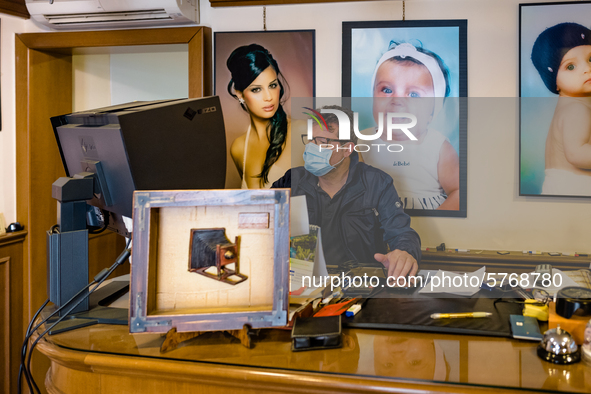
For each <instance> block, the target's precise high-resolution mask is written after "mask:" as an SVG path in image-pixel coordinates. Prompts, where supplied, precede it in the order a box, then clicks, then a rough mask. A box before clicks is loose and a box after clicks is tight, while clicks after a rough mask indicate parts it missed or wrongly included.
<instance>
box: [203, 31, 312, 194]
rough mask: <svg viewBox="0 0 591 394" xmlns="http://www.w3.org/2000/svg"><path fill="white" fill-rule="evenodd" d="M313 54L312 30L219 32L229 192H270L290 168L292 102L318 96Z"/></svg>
mask: <svg viewBox="0 0 591 394" xmlns="http://www.w3.org/2000/svg"><path fill="white" fill-rule="evenodd" d="M314 55H315V31H314V30H289V31H261V32H216V33H215V35H214V72H215V75H214V92H215V94H216V95H217V96H219V97H220V101H221V105H222V109H223V111H224V123H225V127H226V138H227V145H228V171H227V176H226V187H227V188H243V189H244V188H249V189H255V188H268V187H270V186H271V184H272V183H273V182H274V181H276V180H277V179H279V178H280V177H281V176H283V175H284V174H285V172H286V171H287V170H288V169H290V168H291V167H292V165H291V139H292V138H291V114H290V108H291V97H314V94H315V86H314V81H315V57H314Z"/></svg>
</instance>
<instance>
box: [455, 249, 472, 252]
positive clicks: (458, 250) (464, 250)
mask: <svg viewBox="0 0 591 394" xmlns="http://www.w3.org/2000/svg"><path fill="white" fill-rule="evenodd" d="M469 251H470V249H456V252H460V253H468V252H469Z"/></svg>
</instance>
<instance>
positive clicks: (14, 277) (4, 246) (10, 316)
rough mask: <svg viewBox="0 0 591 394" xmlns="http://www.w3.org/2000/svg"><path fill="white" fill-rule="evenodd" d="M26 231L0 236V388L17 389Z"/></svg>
mask: <svg viewBox="0 0 591 394" xmlns="http://www.w3.org/2000/svg"><path fill="white" fill-rule="evenodd" d="M26 234H27V233H26V231H19V232H18V233H9V234H7V235H4V236H0V349H1V350H0V391H1V392H3V393H16V392H17V386H16V383H17V380H16V379H17V374H18V366H19V359H20V358H19V351H20V347H21V344H22V342H23V339H24V328H23V325H22V321H23V319H22V314H23V304H22V297H21V294H22V283H23V278H22V276H23V270H22V264H23V241H24V239H25V236H26Z"/></svg>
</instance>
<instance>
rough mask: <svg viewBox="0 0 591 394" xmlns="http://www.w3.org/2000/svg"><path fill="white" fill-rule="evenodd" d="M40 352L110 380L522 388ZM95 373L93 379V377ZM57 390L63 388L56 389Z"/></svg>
mask: <svg viewBox="0 0 591 394" xmlns="http://www.w3.org/2000/svg"><path fill="white" fill-rule="evenodd" d="M37 348H38V349H39V351H41V353H43V354H45V355H46V356H47V357H49V359H50V360H51V362H52V365H53V364H54V363H56V364H59V365H61V366H63V367H65V368H67V369H74V370H78V371H83V372H87V373H90V374H95V375H94V377H96V375H97V374H98V375H100V380H101V382H103V384H107V385H108V380H109V379H108V377H109V376H119V377H125V378H129V379H142V380H146V379H148V380H154V381H170V382H171V383H172V382H186V383H188V384H195V385H196V387H197V386H200V385H211V386H218V387H225V388H226V389H230V388H231V389H232V390H233V391H236V392H239V390H240V389H249V390H260V391H264V392H284V393H285V392H290V393H291V392H294V393H295V392H315V393H323V392H347V393H384V392H386V393H441V392H455V393H470V394H472V393H483V392H485V393H486V392H491V393H493V392H498V391H499V389H500V390H501V391H502V392H504V393H518V392H520V393H522V392H523V391H522V390H516V389H511V388H508V389H505V388H493V387H486V386H478V385H467V384H455V383H438V382H432V381H425V380H410V379H402V378H381V377H373V376H359V375H348V374H338V373H319V372H304V371H299V370H286V369H272V368H260V367H251V366H238V365H228V364H216V363H209V362H199V361H178V360H173V359H156V358H148V357H142V356H138V357H135V356H124V355H113V354H105V353H89V352H83V351H77V350H71V349H67V348H62V347H60V346H57V345H54V344H52V343H50V342H48V341H46V340H42V341H40V342H39V344H38V345H37ZM51 373H52V371H51V370H50V371H49V372H48V374H47V378H46V382H45V383H46V386H48V387H51V388H52V389H53V390H55V389H57V390H59V389H60V388H59V387H56V385H54V382H52V379H51ZM91 380H92V379H89V381H91ZM58 392H59V391H58Z"/></svg>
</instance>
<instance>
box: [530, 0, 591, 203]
mask: <svg viewBox="0 0 591 394" xmlns="http://www.w3.org/2000/svg"><path fill="white" fill-rule="evenodd" d="M590 20H591V1H569V2H551V3H527V4H520V5H519V195H520V196H528V197H530V196H531V197H541V198H547V197H551V198H556V197H569V198H570V197H572V198H589V197H591V176H589V177H588V176H586V175H582V174H581V173H585V172H587V173H588V169H583V171H576V169H575V167H577V166H576V165H575V164H573V167H571V168H573V169H575V171H576V172H575V171H571V170H568V169H565V168H564V167H565V166H563V165H561V166H560V167H562V168H557V167H556V165H555V164H553V163H556V162H557V161H558V160H562V159H566V162H568V163H570V161H569V159H568V158H567V155H566V154H564V155H563V157H560V158H559V157H558V156H557V155H556V152H560V151H562V152H566V151H567V150H568V148H567V146H566V145H565V141H564V140H563V139H560V138H548V134H549V132H550V129H551V122H552V120H553V119H554V117H555V116H560V114H559V113H558V112H557V111H556V109H557V104H558V102H559V96H560V95H559V94H558V93H556V92H555V91H553V90H551V87H552V84H553V83H555V82H553V81H552V80H554V81H555V78H556V77H554V78H551V76H552V75H554V74H552V73H553V72H556V74H557V73H558V71H559V70H558V69H556V70H552V67H550V65H549V64H545V63H546V62H547V61H548V60H547V58H546V57H545V56H543V55H542V54H543V53H550V52H551V53H556V54H558V53H559V52H560V53H562V52H564V54H563V55H565V54H566V53H567V52H568V51H569V50H570V49H572V48H570V49H569V48H564V47H563V48H560V49H559V48H553V50H552V48H550V46H548V44H547V43H548V42H549V41H547V40H545V39H544V37H549V34H555V33H558V32H559V30H558V29H557V26H558V25H560V24H562V23H574V24H578V25H581V26H583V27H584V28H586V29H590V28H591V22H589V21H590ZM547 29H548V30H547ZM543 32H545V34H544V35H543V36H541V34H542V33H543ZM560 35H561V37H569V36H571V35H575V36H580V35H581V32H576V33H575V32H574V31H570V30H569V33H567V31H560ZM589 35H590V34H587V36H589ZM538 38H540V42H539V46H537V48H536V51H535V53H534V43H535V42H536V41H537V40H538ZM589 39H590V40H591V37H589ZM590 42H591V41H590ZM586 45H588V44H586ZM534 58H535V59H536V64H538V67H536V66H535V65H534V60H533V59H534ZM554 68H557V67H554ZM559 68H560V67H559ZM547 70H548V71H550V70H552V71H550V73H547V72H546V71H547ZM542 75H543V76H542ZM557 88H559V87H557ZM568 100H569V99H566V101H565V100H563V101H562V103H567V102H568ZM590 100H591V99H590ZM569 105H570V104H569ZM561 107H562V108H565V107H563V106H562V105H561ZM580 124H582V123H580ZM549 144H552V145H549ZM558 144H562V146H559V145H558ZM547 149H550V150H549V151H548V150H547ZM548 155H551V156H550V158H548V157H547V156H548ZM548 159H549V160H548ZM546 162H548V163H549V164H548V165H547V164H546ZM563 163H564V162H563ZM577 173H578V174H577ZM587 179H588V182H586V180H587Z"/></svg>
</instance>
